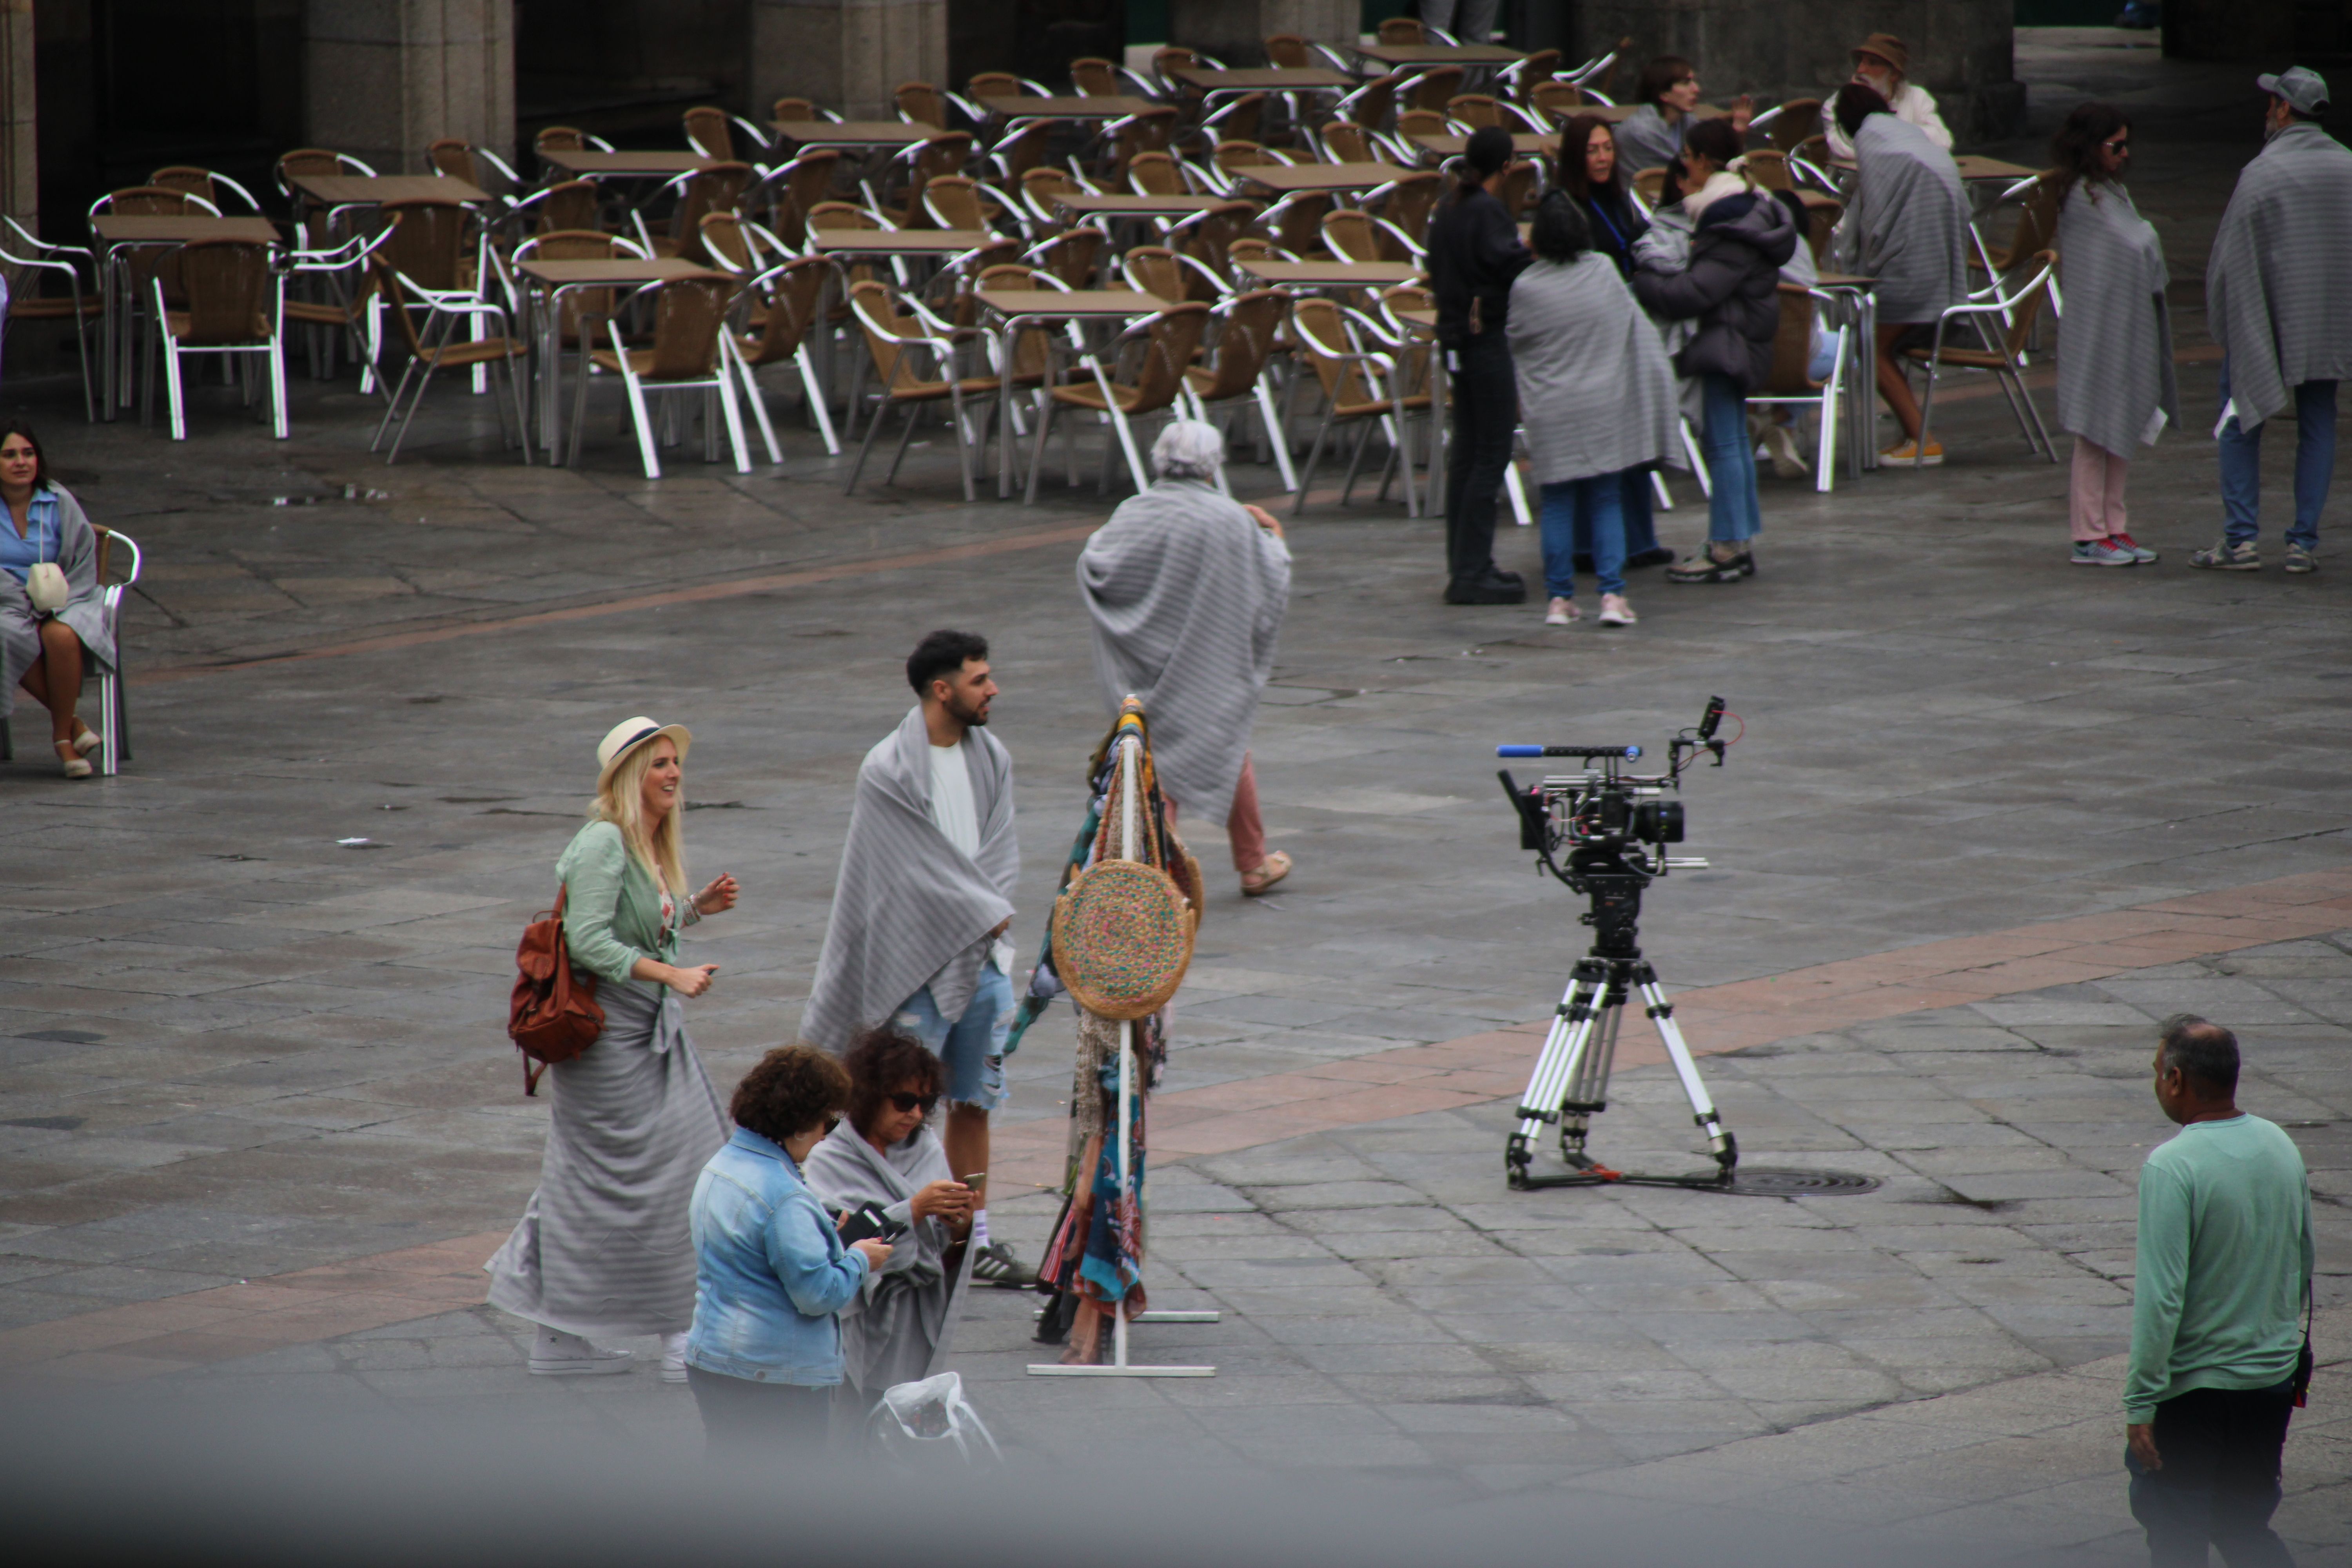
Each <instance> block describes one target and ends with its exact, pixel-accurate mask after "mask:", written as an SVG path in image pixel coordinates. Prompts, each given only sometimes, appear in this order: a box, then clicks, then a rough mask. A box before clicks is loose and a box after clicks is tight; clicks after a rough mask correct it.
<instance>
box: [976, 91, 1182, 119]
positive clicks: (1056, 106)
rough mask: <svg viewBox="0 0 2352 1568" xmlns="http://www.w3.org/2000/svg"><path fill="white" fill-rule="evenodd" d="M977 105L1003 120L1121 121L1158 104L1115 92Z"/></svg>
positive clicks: (988, 101) (1009, 99)
mask: <svg viewBox="0 0 2352 1568" xmlns="http://www.w3.org/2000/svg"><path fill="white" fill-rule="evenodd" d="M980 106H981V107H982V109H985V110H988V111H989V112H990V113H991V114H994V115H1000V116H1002V117H1003V118H1004V119H1006V120H1122V119H1125V118H1126V117H1127V116H1128V115H1130V114H1140V113H1142V112H1143V111H1144V110H1147V109H1156V108H1158V107H1159V106H1158V105H1157V104H1155V103H1153V102H1152V101H1151V100H1150V99H1148V98H1129V97H1123V96H1120V95H1118V94H1107V95H1105V96H1103V97H1101V98H1087V97H1085V96H1083V95H1080V96H1074V97H1069V98H1020V97H1007V98H983V99H982V100H980Z"/></svg>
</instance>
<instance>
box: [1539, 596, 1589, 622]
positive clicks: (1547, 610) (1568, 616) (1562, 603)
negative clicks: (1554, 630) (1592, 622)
mask: <svg viewBox="0 0 2352 1568" xmlns="http://www.w3.org/2000/svg"><path fill="white" fill-rule="evenodd" d="M1580 613H1581V612H1580V611H1579V610H1578V609H1577V607H1576V601H1575V600H1574V599H1554V600H1553V601H1552V602H1551V603H1550V604H1549V605H1545V606H1544V625H1546V626H1566V625H1568V624H1569V623H1570V621H1573V620H1574V619H1576V617H1577V616H1578V615H1580Z"/></svg>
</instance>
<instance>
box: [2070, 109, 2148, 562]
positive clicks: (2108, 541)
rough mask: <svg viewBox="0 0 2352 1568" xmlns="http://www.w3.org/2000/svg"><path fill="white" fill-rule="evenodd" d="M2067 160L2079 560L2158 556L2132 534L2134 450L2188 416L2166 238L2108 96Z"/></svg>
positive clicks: (2079, 115) (2084, 118) (2077, 120)
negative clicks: (2135, 185) (2168, 298)
mask: <svg viewBox="0 0 2352 1568" xmlns="http://www.w3.org/2000/svg"><path fill="white" fill-rule="evenodd" d="M2050 157H2051V162H2052V163H2055V164H2056V165H2057V167H2058V177H2059V186H2058V201H2059V208H2058V254H2060V255H2061V256H2063V257H2064V258H2066V313H2065V314H2064V315H2063V316H2061V317H2060V318H2059V319H2058V426H2059V428H2060V429H2062V430H2067V431H2071V432H2073V434H2074V478H2073V481H2072V483H2071V484H2070V486H2069V487H2068V495H2067V522H2068V525H2069V526H2070V528H2071V529H2072V531H2073V532H2074V555H2073V557H2072V559H2073V561H2074V564H2075V565H2077V566H2137V565H2139V564H2141V563H2145V562H2152V561H2154V560H2155V559H2156V552H2155V551H2153V550H2143V549H2142V548H2140V546H2139V545H2138V543H2137V542H2135V541H2134V540H2133V538H2132V536H2131V527H2130V524H2129V523H2128V522H2127V521H2126V519H2125V517H2124V479H2125V477H2126V475H2128V474H2129V473H2130V472H2131V453H2132V451H2133V450H2134V448H2136V447H2142V446H2154V445H2155V444H2156V438H2157V437H2158V434H2159V433H2161V432H2162V430H2163V429H2164V427H2165V426H2166V425H2167V424H2178V423H2179V420H2180V388H2179V385H2178V384H2177V383H2176V380H2175V378H2174V376H2173V374H2172V317H2171V314H2170V312H2169V311H2168V310H2167V309H2166V308H2165V303H2164V286H2165V284H2166V282H2167V281H2168V275H2167V274H2166V272H2165V268H2164V241H2163V240H2161V239H2159V238H2158V237H2157V233H2156V228H2155V226H2153V225H2151V224H2150V223H2149V222H2148V221H2147V219H2146V218H2144V217H2142V216H2139V210H2138V209H2137V207H2135V206H2133V205H2132V199H2131V197H2130V196H2129V195H2126V193H2125V191H2124V187H2123V173H2124V170H2125V169H2126V168H2127V167H2128V166H2129V165H2130V162H2131V121H2130V119H2129V117H2127V116H2126V114H2125V113H2124V111H2123V110H2120V109H2117V108H2116V107H2115V106H2114V105H2113V104H2108V103H2084V104H2077V105H2076V106H2075V108H2074V113H2072V114H2070V115H2068V116H2067V117H2066V123H2065V124H2064V125H2063V126H2062V127H2060V128H2059V132H2058V136H2057V139H2056V140H2055V141H2054V142H2052V143H2051V147H2050Z"/></svg>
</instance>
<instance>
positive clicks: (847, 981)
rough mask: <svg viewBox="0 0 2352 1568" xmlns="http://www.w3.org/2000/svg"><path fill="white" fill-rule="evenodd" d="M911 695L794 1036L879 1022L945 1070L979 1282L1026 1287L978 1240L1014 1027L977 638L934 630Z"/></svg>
mask: <svg viewBox="0 0 2352 1568" xmlns="http://www.w3.org/2000/svg"><path fill="white" fill-rule="evenodd" d="M907 684H908V685H909V686H911V687H913V688H914V689H915V695H916V696H917V697H918V698H919V701H918V702H917V703H916V704H915V706H914V707H913V708H911V709H909V710H908V712H907V716H906V718H904V719H902V720H900V721H899V722H898V729H897V730H896V731H893V732H892V733H891V734H890V735H888V736H887V737H885V738H884V739H883V740H882V741H881V742H878V743H877V744H876V746H875V747H874V749H873V750H872V751H870V752H866V760H865V762H863V763H860V764H859V765H858V769H857V799H856V804H855V805H852V806H851V807H850V812H849V842H848V843H847V844H846V845H845V846H844V847H843V848H842V853H841V878H840V880H839V882H838V883H836V884H835V888H834V894H833V921H832V923H831V924H830V925H828V926H827V927H826V928H825V933H824V952H821V953H819V954H818V956H817V961H816V984H815V985H814V986H813V987H811V989H810V991H809V999H808V1008H807V1011H806V1012H805V1013H803V1015H802V1019H801V1035H802V1037H803V1038H804V1039H806V1040H807V1041H808V1042H809V1043H810V1044H811V1045H813V1046H818V1047H823V1048H824V1049H825V1050H828V1051H832V1052H834V1053H835V1054H836V1055H838V1054H839V1053H840V1052H842V1051H844V1050H845V1049H847V1048H848V1046H849V1043H850V1041H851V1040H852V1039H853V1038H855V1037H856V1036H857V1035H859V1034H860V1033H862V1032H863V1031H865V1030H866V1029H870V1028H872V1027H874V1026H876V1025H877V1024H885V1023H887V1024H889V1025H891V1026H893V1027H895V1028H898V1029H899V1030H902V1031H904V1032H905V1033H907V1034H908V1035H912V1036H913V1037H915V1038H916V1039H918V1040H919V1041H921V1042H922V1043H923V1045H924V1046H925V1047H928V1048H929V1050H931V1051H933V1052H934V1053H936V1054H937V1055H938V1056H939V1058H940V1060H941V1061H942V1062H944V1063H945V1064H946V1067H947V1079H948V1083H947V1095H948V1119H947V1120H948V1124H947V1138H946V1142H947V1152H948V1162H949V1163H950V1165H952V1166H953V1167H954V1168H955V1170H956V1172H957V1173H959V1174H961V1175H963V1176H964V1179H965V1180H967V1181H970V1182H971V1183H972V1184H974V1185H975V1186H977V1187H979V1188H980V1196H979V1198H978V1200H977V1201H978V1205H979V1207H978V1209H977V1210H976V1212H975V1213H974V1214H973V1215H972V1246H973V1247H974V1248H975V1249H976V1250H977V1252H978V1254H979V1255H978V1256H977V1257H976V1258H974V1259H973V1264H972V1272H973V1276H974V1277H975V1278H976V1279H980V1280H982V1282H983V1283H986V1284H990V1285H998V1286H1003V1287H1005V1288H1008V1289H1019V1288H1020V1287H1022V1286H1024V1285H1027V1284H1031V1283H1034V1280H1035V1279H1036V1276H1035V1274H1034V1273H1033V1272H1032V1271H1030V1270H1029V1269H1026V1268H1023V1267H1022V1265H1021V1264H1020V1262H1019V1261H1018V1260H1016V1259H1015V1258H1013V1249H1012V1248H1011V1247H1008V1246H1006V1245H1005V1244H1004V1243H1003V1242H1001V1241H1000V1242H991V1241H990V1240H989V1237H988V1196H987V1189H986V1186H985V1184H984V1179H985V1177H986V1176H987V1173H988V1115H989V1112H990V1111H992V1110H996V1109H997V1108H998V1107H1000V1106H1002V1105H1003V1103H1004V1042H1005V1037H1006V1036H1007V1035H1008V1034H1009V1033H1010V1032H1011V1030H1012V1026H1013V981H1012V978H1011V976H1012V973H1013V946H1012V944H1011V943H1010V942H1006V941H1005V940H1004V933H1005V931H1008V930H1009V929H1011V927H1012V924H1013V889H1014V887H1015V885H1016V884H1017V883H1018V882H1019V880H1020V877H1021V846H1020V842H1019V839H1018V837H1016V835H1015V833H1014V831H1013V759H1012V757H1011V756H1010V755H1009V754H1008V753H1007V752H1005V750H1004V748H1003V746H1002V745H1000V744H999V743H998V742H997V740H996V737H995V736H993V735H992V734H990V733H989V732H988V730H987V724H988V705H989V703H990V702H991V701H992V700H994V699H995V697H996V695H997V690H998V688H997V685H996V681H995V680H994V679H993V678H992V676H991V675H990V673H989V668H988V643H987V640H986V639H985V638H983V637H975V636H974V635H972V634H971V633H970V632H951V631H938V632H933V633H931V634H930V636H929V637H925V638H924V639H923V640H922V641H921V642H920V643H919V644H917V645H916V647H915V651H914V652H913V653H912V654H911V655H909V656H908V659H907Z"/></svg>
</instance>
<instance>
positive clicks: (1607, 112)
mask: <svg viewBox="0 0 2352 1568" xmlns="http://www.w3.org/2000/svg"><path fill="white" fill-rule="evenodd" d="M1641 107H1642V106H1641V105H1640V104H1638V103H1580V104H1578V105H1577V106H1576V107H1575V108H1573V109H1558V110H1553V111H1552V112H1554V113H1555V114H1590V115H1591V116H1592V117H1593V118H1594V119H1595V120H1605V121H1608V122H1609V123H1610V124H1612V125H1614V124H1616V123H1617V122H1618V121H1621V120H1623V119H1625V118H1626V117H1627V116H1629V115H1631V114H1632V113H1633V111H1634V110H1638V109H1640V108H1641ZM1730 112H1731V110H1727V109H1722V108H1718V107H1717V106H1716V105H1715V104H1712V103H1701V104H1695V105H1693V106H1692V108H1691V111H1690V117H1691V118H1692V119H1693V120H1720V119H1722V118H1723V117H1724V116H1725V115H1727V114H1728V113H1730Z"/></svg>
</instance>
